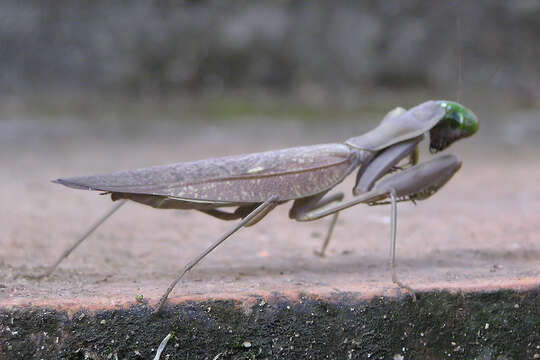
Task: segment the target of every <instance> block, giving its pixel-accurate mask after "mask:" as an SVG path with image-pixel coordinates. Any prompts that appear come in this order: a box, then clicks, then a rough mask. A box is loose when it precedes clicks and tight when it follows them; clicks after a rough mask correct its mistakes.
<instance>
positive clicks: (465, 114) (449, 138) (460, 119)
mask: <svg viewBox="0 0 540 360" xmlns="http://www.w3.org/2000/svg"><path fill="white" fill-rule="evenodd" d="M438 103H439V104H440V105H441V106H442V107H443V108H444V110H445V111H446V113H445V114H444V116H443V118H442V119H441V120H440V121H439V122H438V123H437V125H435V126H434V127H433V128H432V129H431V130H430V137H431V141H430V150H431V152H438V151H441V150H444V149H446V148H447V147H448V146H450V145H451V144H452V143H453V142H455V141H456V140H459V139H462V138H465V137H469V136H472V135H474V133H476V132H477V131H478V127H479V123H478V118H477V117H476V115H475V114H474V113H473V112H472V111H471V110H469V109H467V108H466V107H465V106H463V105H461V104H458V103H456V102H453V101H446V100H439V101H438Z"/></svg>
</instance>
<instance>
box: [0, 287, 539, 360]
mask: <svg viewBox="0 0 540 360" xmlns="http://www.w3.org/2000/svg"><path fill="white" fill-rule="evenodd" d="M0 328H1V342H0V355H1V356H0V357H1V358H2V359H29V358H35V359H40V358H42V359H60V358H62V359H107V358H109V359H116V358H118V359H137V358H141V359H151V358H153V357H154V356H155V354H156V350H157V349H158V346H159V344H160V342H161V341H162V340H163V339H164V338H165V337H166V336H167V334H169V333H171V334H172V337H171V339H170V340H169V342H168V344H167V345H166V347H165V349H164V351H163V353H162V354H161V358H162V359H254V358H257V359H265V358H268V359H270V358H279V359H299V358H306V359H310V358H311V359H321V358H339V359H366V358H371V359H411V358H424V359H441V358H452V359H472V358H477V359H536V358H538V357H539V356H540V287H538V288H534V289H528V290H525V291H514V290H498V291H494V292H491V293H486V292H472V293H461V294H455V293H450V292H425V293H421V294H419V298H418V301H417V302H412V301H411V298H410V297H405V296H401V297H397V298H396V297H379V298H375V299H373V300H371V301H365V300H362V299H359V298H358V296H356V295H355V294H351V293H336V294H334V295H333V297H332V298H328V299H316V298H314V297H311V296H306V295H301V296H299V297H297V298H296V299H292V298H291V297H290V296H284V295H282V294H279V293H274V294H271V295H270V296H257V295H253V296H250V297H246V298H244V299H243V300H242V301H240V300H207V301H195V300H192V301H185V302H182V303H179V304H176V305H171V306H169V307H167V308H166V310H165V311H164V313H162V314H161V315H159V316H155V315H152V314H151V308H150V307H149V306H148V305H147V304H137V305H131V306H130V307H126V308H121V309H115V310H111V309H108V308H102V309H95V310H94V311H88V310H80V311H77V312H73V313H68V312H67V311H65V310H54V309H50V308H46V307H31V306H26V307H16V308H5V307H4V309H2V310H0Z"/></svg>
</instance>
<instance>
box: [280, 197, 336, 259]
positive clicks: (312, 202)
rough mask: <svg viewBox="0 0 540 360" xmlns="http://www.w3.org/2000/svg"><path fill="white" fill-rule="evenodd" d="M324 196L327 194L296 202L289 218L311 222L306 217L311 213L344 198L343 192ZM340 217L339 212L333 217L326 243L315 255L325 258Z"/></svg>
mask: <svg viewBox="0 0 540 360" xmlns="http://www.w3.org/2000/svg"><path fill="white" fill-rule="evenodd" d="M324 195H325V193H322V194H317V195H314V196H312V197H309V198H304V199H298V200H296V201H295V202H294V204H293V207H292V208H291V210H290V211H289V217H290V218H291V219H295V220H297V221H309V220H307V219H305V216H306V215H307V214H308V213H310V212H311V211H313V210H318V209H322V208H324V207H325V206H326V205H328V204H330V203H333V202H336V201H337V202H339V201H342V200H343V198H344V195H343V193H342V192H338V193H335V194H331V195H329V196H326V197H325V196H324ZM338 216H339V212H336V213H334V215H333V216H332V220H331V222H330V226H329V227H328V231H327V232H326V237H325V238H324V242H323V245H322V247H321V250H320V251H317V250H315V251H314V253H315V255H317V256H320V257H324V256H325V252H326V248H327V247H328V244H329V243H330V238H331V237H332V233H333V232H334V227H335V226H336V223H337V218H338Z"/></svg>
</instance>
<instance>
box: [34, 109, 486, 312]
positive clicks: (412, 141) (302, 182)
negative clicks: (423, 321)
mask: <svg viewBox="0 0 540 360" xmlns="http://www.w3.org/2000/svg"><path fill="white" fill-rule="evenodd" d="M477 130H478V120H477V118H476V116H475V115H474V114H473V112H472V111H470V110H469V109H467V108H465V107H464V106H462V105H460V104H457V103H455V102H451V101H427V102H425V103H422V104H420V105H418V106H416V107H413V108H411V109H410V110H408V111H406V110H405V109H402V108H396V109H394V110H393V111H391V112H389V113H388V114H387V115H386V117H385V118H384V119H383V120H382V122H381V123H380V125H379V126H378V127H376V128H375V129H373V130H371V131H369V132H367V133H366V134H364V135H361V136H357V137H353V138H350V139H348V140H347V141H346V142H345V143H343V144H323V145H313V146H304V147H295V148H289V149H284V150H277V151H267V152H262V153H255V154H247V155H238V156H228V157H221V158H214V159H207V160H200V161H194V162H183V163H176V164H170V165H164V166H155V167H150V168H143V169H137V170H132V171H124V172H117V173H112V174H105V175H95V176H87V177H72V178H65V179H58V180H56V181H55V182H57V183H59V184H63V185H66V186H69V187H72V188H76V189H85V190H97V191H101V192H105V193H110V194H111V198H112V200H113V201H117V200H122V202H121V203H120V204H119V205H117V206H115V207H114V208H113V209H112V210H111V211H110V212H109V213H108V214H107V215H105V216H104V217H103V218H102V219H101V220H99V221H98V222H97V223H96V224H95V225H94V226H92V227H91V228H90V230H89V231H88V232H87V233H86V234H85V235H84V236H83V237H82V238H81V239H79V240H78V241H77V242H76V243H75V244H74V245H73V246H72V247H70V248H69V249H67V250H66V251H65V252H64V253H63V254H62V256H61V257H60V258H59V259H58V261H57V262H56V263H55V264H54V265H53V266H51V267H50V268H49V270H48V271H47V272H46V273H45V274H44V275H42V276H41V277H43V276H47V275H49V274H50V273H51V272H52V271H54V269H55V268H56V266H57V265H58V264H59V263H60V261H62V260H63V259H64V258H65V257H67V256H68V255H69V254H70V253H71V251H72V250H73V249H74V248H75V247H76V246H78V245H79V244H80V243H81V242H82V241H83V240H84V239H85V238H86V237H88V236H89V235H90V234H91V233H92V231H94V230H95V229H96V228H97V227H98V226H99V225H100V224H101V223H102V222H103V221H105V220H106V219H107V218H108V217H109V216H110V215H112V213H113V212H115V211H116V210H117V209H118V208H119V207H120V206H121V205H122V204H123V203H125V201H126V200H131V201H135V202H138V203H142V204H145V205H148V206H152V207H154V208H159V209H193V210H198V211H201V212H203V213H206V214H208V215H211V216H214V217H216V218H218V219H222V220H235V219H240V222H239V223H238V224H237V225H236V226H235V227H234V228H233V229H232V230H230V231H229V232H228V233H226V234H225V235H223V236H222V237H221V238H219V239H218V240H217V241H215V242H214V243H213V244H212V245H211V246H209V247H208V248H207V249H206V250H205V251H204V252H202V253H201V254H200V255H199V256H197V257H196V258H195V259H193V260H192V261H190V262H189V263H188V264H187V265H186V266H185V267H184V268H183V269H182V270H181V271H180V272H179V273H178V275H177V277H176V278H175V280H174V281H173V282H172V283H171V285H170V286H169V288H168V289H167V291H166V292H165V293H164V294H163V296H162V297H161V299H160V301H159V304H158V306H157V311H159V310H161V308H162V307H163V305H164V303H165V301H166V299H167V297H168V295H169V294H170V292H171V291H172V290H173V288H174V287H175V285H176V284H177V283H178V282H179V281H180V280H181V279H182V277H183V276H184V275H185V274H186V273H187V272H188V271H189V270H191V269H192V268H193V267H194V266H195V265H196V264H197V263H198V262H199V261H200V260H202V259H203V258H204V257H205V256H206V255H208V254H209V253H210V252H211V251H212V250H214V249H215V248H216V247H217V246H219V245H220V244H221V243H222V242H223V241H225V240H226V239H227V238H228V237H229V236H231V235H232V234H234V233H235V232H236V231H238V230H239V229H241V228H242V227H245V226H251V225H254V224H256V223H257V222H259V221H260V220H261V219H262V218H263V217H264V216H265V215H266V214H268V213H269V212H270V211H271V210H272V209H274V208H275V207H276V206H277V205H280V204H283V203H285V202H288V201H294V202H293V206H292V208H291V209H290V211H289V217H290V218H291V219H295V220H297V221H312V220H317V219H320V218H323V217H325V216H328V215H332V216H333V219H332V221H331V225H330V228H329V231H328V234H327V237H326V239H325V241H324V244H323V247H322V250H321V252H320V254H321V255H324V251H325V249H326V247H327V245H328V241H329V240H330V236H331V234H332V230H333V228H334V225H335V224H336V220H337V216H338V214H339V212H340V211H342V210H344V209H346V208H349V207H351V206H354V205H357V204H361V203H363V204H368V205H380V204H390V205H391V210H392V212H391V229H392V232H391V247H390V249H391V252H390V264H391V270H392V280H393V282H394V283H396V284H397V285H399V286H400V287H402V288H405V289H407V290H408V291H410V292H411V294H412V295H413V296H414V291H413V290H412V289H411V288H410V287H408V286H406V285H404V284H402V283H401V282H400V281H399V280H398V278H397V274H396V270H395V244H396V223H397V203H398V202H400V201H418V200H424V199H427V198H429V197H430V196H431V195H433V194H434V193H436V192H437V191H438V190H439V189H440V188H441V187H442V186H443V185H444V184H445V183H446V182H447V181H448V180H450V178H451V177H452V176H453V175H454V174H455V173H456V172H457V171H458V170H459V168H460V167H461V162H460V161H459V160H458V159H457V157H456V156H454V155H443V156H439V157H436V158H434V159H431V160H429V161H426V162H424V163H420V164H417V162H418V144H419V143H420V141H421V140H422V139H423V138H424V134H425V133H428V132H429V135H430V146H429V148H430V151H431V152H432V153H436V152H438V151H442V150H444V149H446V148H447V147H448V146H450V145H451V144H452V143H453V142H454V141H456V140H459V139H461V138H464V137H468V136H471V135H473V134H474V133H475V132H476V131H477ZM405 158H408V159H409V161H408V164H406V165H405V167H403V166H402V167H398V163H399V162H400V161H402V160H403V159H405ZM355 169H358V172H357V175H356V185H355V186H354V188H353V194H354V195H355V197H354V198H353V199H352V200H347V201H343V193H340V192H338V193H332V194H329V191H330V190H331V189H332V188H334V187H335V186H336V185H337V184H339V183H341V182H342V181H343V179H345V177H347V176H348V175H349V174H351V173H352V172H353V171H354V170H355ZM225 207H235V208H236V209H235V210H234V211H232V212H227V211H223V210H222V209H221V208H225Z"/></svg>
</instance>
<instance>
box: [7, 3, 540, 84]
mask: <svg viewBox="0 0 540 360" xmlns="http://www.w3.org/2000/svg"><path fill="white" fill-rule="evenodd" d="M539 34H540V1H535V0H532V1H525V0H523V1H512V2H511V1H488V0H484V1H480V0H477V1H449V0H435V1H420V0H408V1H317V2H316V1H292V0H291V1H285V0H283V1H277V0H267V1H262V0H261V1H256V0H253V1H239V0H238V1H233V0H215V1H173V0H170V1H147V0H145V1H142V0H141V1H111V0H92V1H67V0H65V1H62V0H49V1H46V0H34V1H21V0H3V1H1V2H0V93H3V94H6V93H7V94H10V93H17V94H24V93H30V94H33V93H42V92H46V93H55V92H59V93H61V92H66V91H82V92H84V91H87V90H89V91H105V92H111V93H128V94H138V93H141V92H156V93H158V94H166V93H169V92H177V91H183V90H188V91H193V90H199V89H207V88H218V89H235V88H245V87H248V88H249V87H263V88H270V89H275V90H277V91H282V90H286V89H294V88H296V87H298V86H300V85H302V84H306V83H309V84H317V85H321V86H323V87H325V88H327V89H335V90H339V89H343V88H350V87H355V86H373V85H388V86H411V85H413V86H445V85H446V84H449V83H452V84H455V82H456V81H458V73H459V68H460V67H461V70H462V72H461V73H462V77H463V79H465V80H466V81H467V83H468V84H469V85H471V84H472V85H477V86H480V87H482V86H485V87H501V88H507V87H534V86H536V85H535V84H539V83H540V70H539V68H540V61H539V59H540V45H539V43H540V40H539V38H540V35H539ZM460 64H461V65H460Z"/></svg>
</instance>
